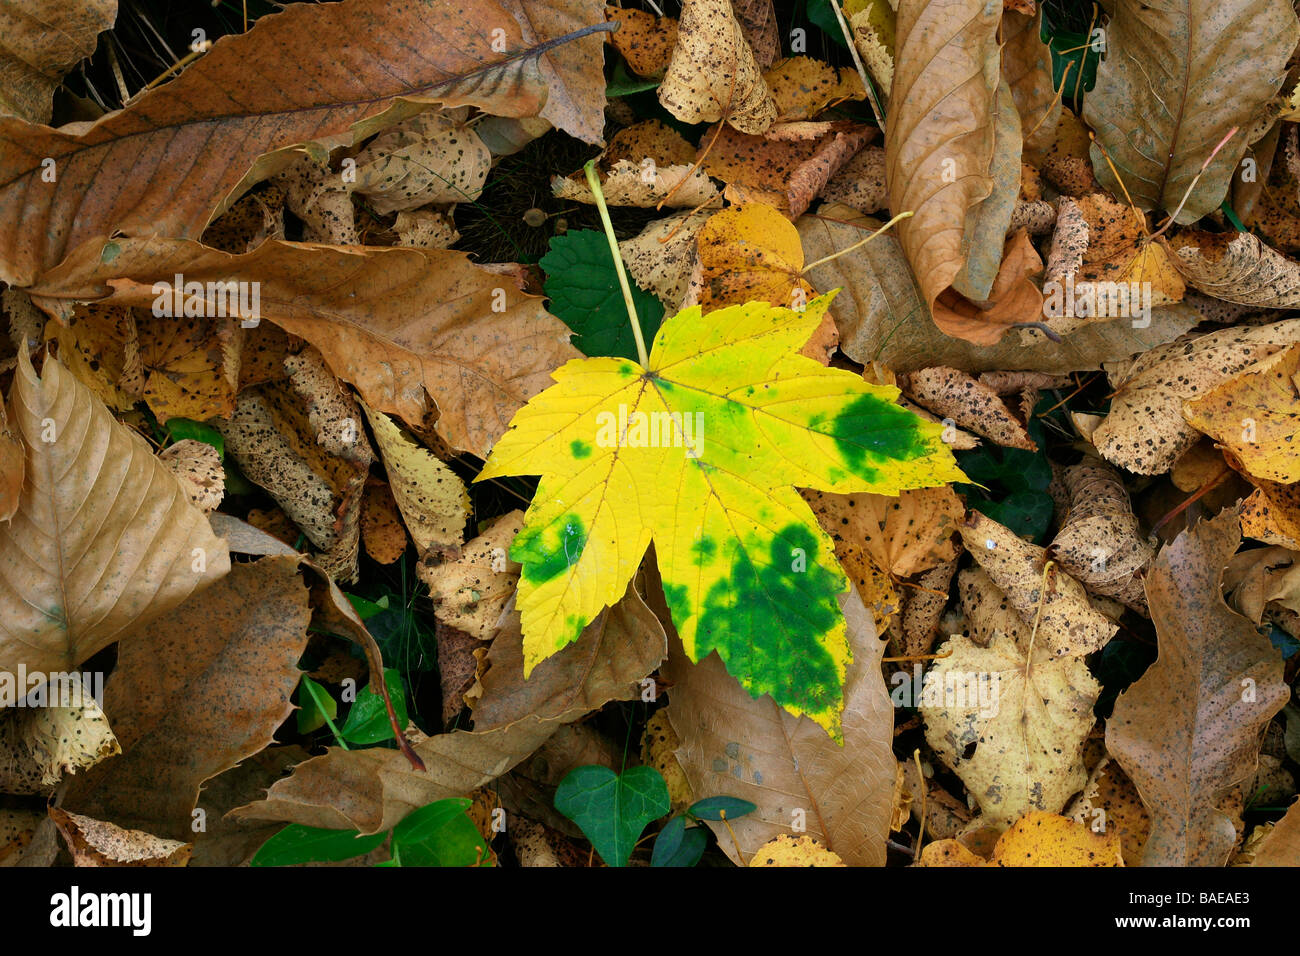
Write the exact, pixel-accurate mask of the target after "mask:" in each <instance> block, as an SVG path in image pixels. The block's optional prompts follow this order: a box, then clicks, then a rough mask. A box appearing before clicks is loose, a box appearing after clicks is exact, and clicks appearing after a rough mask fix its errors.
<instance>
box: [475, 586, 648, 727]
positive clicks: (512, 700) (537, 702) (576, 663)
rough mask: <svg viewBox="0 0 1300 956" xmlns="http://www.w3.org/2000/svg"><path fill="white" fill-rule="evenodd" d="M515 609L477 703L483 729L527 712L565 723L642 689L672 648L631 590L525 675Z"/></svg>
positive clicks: (637, 694)
mask: <svg viewBox="0 0 1300 956" xmlns="http://www.w3.org/2000/svg"><path fill="white" fill-rule="evenodd" d="M518 622H519V618H518V616H517V615H513V616H512V618H511V620H509V621H508V622H507V624H506V626H504V627H503V628H502V629H501V630H500V631H499V632H498V633H497V636H496V637H495V638H494V639H493V641H492V648H491V650H490V651H489V652H488V664H489V667H488V671H487V673H486V674H484V675H483V679H482V684H483V694H482V696H481V697H480V698H479V700H478V702H477V703H476V704H475V705H474V726H475V727H476V728H477V729H479V730H490V729H492V728H494V727H504V726H506V725H508V724H511V723H514V722H515V721H517V720H521V719H522V718H524V717H526V716H527V715H529V714H540V715H543V716H548V717H550V718H552V719H556V720H561V721H564V722H567V721H568V720H576V719H577V718H578V717H581V716H583V715H585V714H587V713H589V712H591V711H593V710H596V709H597V708H599V707H602V706H604V705H605V704H606V703H607V702H609V701H611V700H633V699H636V698H638V697H640V696H641V689H642V688H641V680H642V678H644V677H645V676H646V675H647V674H649V673H650V672H651V671H653V670H654V669H655V668H657V667H658V666H659V664H660V663H661V662H662V661H663V659H664V657H665V656H666V655H667V653H668V645H667V638H666V637H665V636H664V629H663V626H662V625H661V624H660V623H659V621H658V620H657V619H656V618H655V616H654V614H653V613H652V612H651V611H650V609H649V608H648V607H647V606H646V605H645V602H644V601H642V600H641V598H640V597H639V596H638V595H637V594H636V591H635V588H629V590H628V593H627V595H626V596H625V597H624V598H623V600H622V601H620V602H619V603H618V604H616V605H614V607H613V608H610V609H609V610H607V611H606V612H604V613H603V614H601V616H600V617H598V618H597V619H596V620H595V621H593V622H592V624H591V626H589V627H588V628H587V629H586V630H584V631H583V632H582V636H581V637H580V638H579V639H578V640H577V641H575V642H574V643H572V644H569V645H566V646H565V647H564V648H562V649H561V650H559V651H557V652H556V653H554V654H553V655H551V656H550V657H548V658H547V659H546V660H544V661H542V662H541V663H540V664H538V665H537V666H536V667H535V668H534V669H533V672H532V673H531V674H530V675H529V676H528V678H527V679H525V678H524V655H523V636H522V633H521V632H520V630H519V623H518Z"/></svg>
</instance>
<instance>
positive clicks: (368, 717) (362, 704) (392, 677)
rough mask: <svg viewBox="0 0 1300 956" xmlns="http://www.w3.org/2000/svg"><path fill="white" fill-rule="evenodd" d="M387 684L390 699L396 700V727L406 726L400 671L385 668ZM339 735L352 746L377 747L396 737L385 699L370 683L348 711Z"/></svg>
mask: <svg viewBox="0 0 1300 956" xmlns="http://www.w3.org/2000/svg"><path fill="white" fill-rule="evenodd" d="M384 683H385V684H386V685H387V686H388V696H389V697H390V698H391V699H392V701H393V710H394V711H396V712H397V724H398V726H399V727H405V726H406V721H407V710H406V694H405V693H403V691H402V673H401V671H399V670H397V669H396V668H392V667H385V668H384ZM330 716H331V717H333V716H334V715H333V714H331V715H330ZM339 733H340V734H341V735H342V737H343V739H344V740H346V741H348V742H349V743H353V744H377V743H379V742H380V741H381V740H388V739H390V738H391V737H392V736H393V725H392V724H390V723H389V721H388V708H387V707H385V706H384V698H383V697H381V696H380V695H379V694H377V693H375V691H373V690H371V688H370V685H369V684H367V685H366V686H365V687H363V688H362V689H361V693H359V694H357V699H356V701H355V702H354V703H353V705H352V707H351V709H350V710H349V711H348V719H347V720H345V721H344V722H343V726H342V727H340V728H339Z"/></svg>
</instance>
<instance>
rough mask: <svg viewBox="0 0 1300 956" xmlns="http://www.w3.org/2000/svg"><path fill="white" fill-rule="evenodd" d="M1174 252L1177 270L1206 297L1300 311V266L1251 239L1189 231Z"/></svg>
mask: <svg viewBox="0 0 1300 956" xmlns="http://www.w3.org/2000/svg"><path fill="white" fill-rule="evenodd" d="M1173 248H1174V265H1175V266H1176V267H1177V268H1178V271H1179V272H1181V273H1182V274H1183V276H1184V277H1186V279H1187V281H1188V282H1190V283H1191V284H1192V285H1194V286H1195V287H1196V288H1198V289H1200V290H1201V291H1202V292H1207V293H1209V294H1210V295H1212V296H1215V297H1216V298H1219V299H1225V300H1227V301H1228V302H1240V303H1242V304H1244V305H1256V306H1260V307H1262V308H1270V309H1293V308H1296V307H1297V306H1300V264H1298V263H1295V262H1293V261H1291V260H1290V259H1288V258H1286V257H1285V256H1283V255H1282V254H1281V253H1280V252H1277V251H1276V250H1274V249H1272V248H1270V247H1269V246H1266V245H1264V243H1262V242H1260V240H1259V237H1258V236H1255V235H1253V234H1252V233H1249V232H1238V233H1209V232H1196V231H1187V232H1182V233H1179V234H1178V237H1177V238H1176V239H1175V240H1174V242H1173Z"/></svg>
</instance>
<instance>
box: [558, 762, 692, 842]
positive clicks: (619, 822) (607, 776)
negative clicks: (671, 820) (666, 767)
mask: <svg viewBox="0 0 1300 956" xmlns="http://www.w3.org/2000/svg"><path fill="white" fill-rule="evenodd" d="M555 809H556V810H559V811H560V812H561V813H563V814H564V815H565V816H566V817H568V818H569V819H570V820H572V821H573V822H574V823H576V824H577V825H578V827H579V828H580V829H581V830H582V832H583V835H585V836H586V838H587V839H588V840H590V841H591V845H592V846H593V847H595V848H596V852H597V853H599V854H600V858H601V859H602V860H604V861H605V862H606V863H607V864H608V865H609V866H626V865H627V861H628V858H629V857H630V856H631V855H632V848H633V847H634V846H636V841H637V839H638V838H640V836H641V831H642V830H644V829H645V828H646V824H648V823H649V822H650V821H651V820H657V819H659V817H662V816H663V815H664V814H666V813H668V811H669V810H671V809H672V801H671V800H669V798H668V785H667V784H666V783H664V778H663V777H662V776H661V775H660V773H659V771H658V770H655V769H654V768H653V767H630V768H628V769H627V770H624V771H623V772H622V773H621V774H617V773H615V772H614V771H612V770H610V769H609V768H608V767H600V766H595V765H589V766H585V767H575V768H574V769H572V770H570V771H569V773H568V774H567V775H566V776H565V778H564V779H563V780H561V781H560V786H559V787H558V788H557V789H556V791H555Z"/></svg>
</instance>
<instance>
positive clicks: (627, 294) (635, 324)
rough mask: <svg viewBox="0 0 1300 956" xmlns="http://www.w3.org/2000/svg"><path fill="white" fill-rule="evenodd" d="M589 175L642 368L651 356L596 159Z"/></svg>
mask: <svg viewBox="0 0 1300 956" xmlns="http://www.w3.org/2000/svg"><path fill="white" fill-rule="evenodd" d="M582 171H583V172H584V173H585V174H586V176H587V185H588V186H590V187H591V194H592V195H593V196H595V197H596V208H597V209H598V210H599V211H600V222H601V224H602V225H603V226H604V227H605V238H606V239H608V240H609V252H610V255H612V256H613V257H614V271H615V272H617V273H618V285H619V288H620V289H622V290H623V304H624V305H625V306H627V317H628V321H630V322H631V323H632V337H633V338H634V339H636V354H637V358H638V359H640V361H641V367H642V368H649V367H650V357H649V355H647V354H646V350H645V338H644V337H643V336H642V335H641V321H640V319H638V318H637V316H636V306H634V305H633V304H632V287H631V286H630V285H628V282H627V272H625V271H624V269H623V256H622V254H621V253H620V252H619V251H618V238H617V237H616V236H615V235H614V224H613V223H612V222H610V221H609V207H607V206H606V205H605V194H604V193H603V192H602V191H601V188H600V179H599V177H597V175H596V161H595V160H594V159H589V160H587V164H586V165H585V166H583V167H582Z"/></svg>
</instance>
